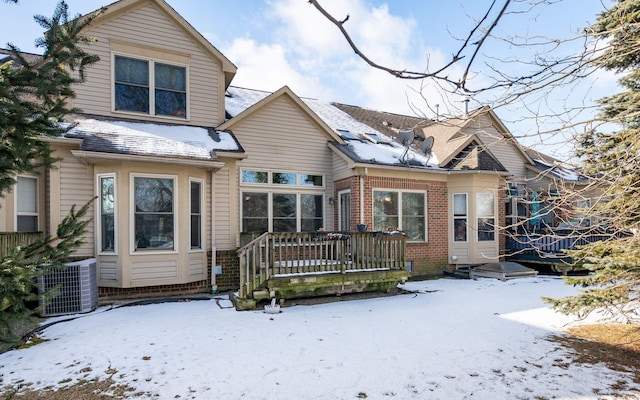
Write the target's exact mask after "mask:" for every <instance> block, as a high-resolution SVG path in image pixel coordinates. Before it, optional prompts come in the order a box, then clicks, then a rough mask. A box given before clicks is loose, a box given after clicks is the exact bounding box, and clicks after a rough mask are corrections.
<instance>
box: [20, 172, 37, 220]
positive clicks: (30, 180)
mask: <svg viewBox="0 0 640 400" xmlns="http://www.w3.org/2000/svg"><path fill="white" fill-rule="evenodd" d="M16 231H17V232H37V231H38V178H34V177H30V176H18V177H17V179H16Z"/></svg>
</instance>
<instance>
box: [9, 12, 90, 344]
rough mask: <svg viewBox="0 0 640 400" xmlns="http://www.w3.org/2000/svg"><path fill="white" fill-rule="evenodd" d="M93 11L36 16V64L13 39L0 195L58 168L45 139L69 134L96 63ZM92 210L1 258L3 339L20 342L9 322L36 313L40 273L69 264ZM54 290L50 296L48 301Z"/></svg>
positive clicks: (77, 214)
mask: <svg viewBox="0 0 640 400" xmlns="http://www.w3.org/2000/svg"><path fill="white" fill-rule="evenodd" d="M5 2H9V3H12V2H13V3H15V2H16V0H5ZM95 16H96V14H93V15H90V16H87V17H80V16H78V17H76V18H73V19H70V18H69V13H68V6H67V5H66V3H65V2H64V1H62V2H60V3H59V4H58V5H57V7H56V9H55V12H54V14H53V17H52V18H50V19H49V18H46V17H43V16H40V15H37V16H35V17H34V18H35V20H36V21H37V22H38V24H39V25H40V26H41V27H43V28H44V29H45V30H46V33H45V34H44V37H42V38H40V39H38V40H37V41H36V45H37V46H38V47H40V48H42V50H43V53H42V56H41V57H38V59H37V61H35V62H33V61H32V62H29V61H28V60H27V59H26V58H25V57H24V56H23V55H22V54H21V53H20V51H19V49H18V48H16V47H15V46H13V45H11V44H9V48H10V49H11V51H12V54H13V58H14V59H15V60H17V62H16V63H15V64H14V63H13V62H7V63H4V64H3V65H0V135H1V140H0V196H4V195H5V194H6V193H7V192H9V191H10V190H11V189H12V188H13V186H14V184H15V177H16V175H18V174H21V173H41V172H42V170H43V169H46V168H51V167H53V163H54V161H55V160H54V159H53V158H52V157H51V151H50V149H49V146H48V143H47V142H46V141H45V140H42V139H43V137H44V136H58V135H60V134H61V133H63V132H64V129H65V127H64V124H62V122H63V121H64V117H65V116H67V115H69V114H71V113H73V112H74V111H75V110H73V109H70V108H69V107H68V105H67V104H68V100H69V99H70V98H72V97H73V96H74V93H73V90H72V88H71V85H72V84H74V83H79V82H82V80H83V77H84V71H85V68H86V67H87V66H88V65H90V64H91V63H94V62H96V61H97V60H98V58H97V57H96V56H94V55H91V54H89V53H86V52H85V51H84V50H82V48H81V47H79V45H80V44H86V43H90V42H91V41H92V40H91V39H90V38H88V37H85V36H83V35H81V31H82V29H83V27H85V26H86V25H87V24H89V23H90V22H91V21H92V20H93V18H95ZM88 207H89V204H86V205H85V206H84V207H82V208H81V209H80V210H78V212H75V210H74V208H72V209H71V211H70V213H69V214H68V215H67V217H66V218H65V219H64V220H63V221H62V222H61V223H60V225H59V226H58V228H57V232H56V235H55V236H50V235H49V236H47V237H45V238H44V239H42V240H39V241H38V242H36V243H34V244H32V245H29V246H25V247H18V248H16V249H14V251H13V252H12V253H11V254H10V255H9V256H6V257H3V258H2V259H0V343H2V342H4V343H7V342H11V341H13V340H15V338H13V337H12V335H11V325H10V322H11V321H12V320H15V319H21V318H26V317H28V316H29V315H31V314H32V313H33V312H34V311H37V309H36V310H34V309H33V307H31V304H30V303H31V302H33V301H34V300H37V299H39V297H38V294H37V278H38V277H40V276H43V275H46V274H48V273H50V272H51V271H52V270H54V269H57V268H64V264H63V262H64V261H65V260H67V259H68V258H69V256H70V255H71V254H72V253H73V251H74V250H75V249H76V248H77V247H78V246H79V245H80V243H82V237H83V235H84V231H85V228H86V225H87V223H88V221H86V220H84V221H83V220H82V218H83V217H84V216H85V214H86V212H87V209H88ZM54 294H55V291H50V292H49V293H45V295H44V299H47V298H50V297H51V296H52V295H54Z"/></svg>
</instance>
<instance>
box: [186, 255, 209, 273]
mask: <svg viewBox="0 0 640 400" xmlns="http://www.w3.org/2000/svg"><path fill="white" fill-rule="evenodd" d="M203 261H204V260H203V259H202V257H197V258H194V257H192V258H189V276H198V277H201V276H203V275H204V274H205V273H206V270H205V266H204V262H203Z"/></svg>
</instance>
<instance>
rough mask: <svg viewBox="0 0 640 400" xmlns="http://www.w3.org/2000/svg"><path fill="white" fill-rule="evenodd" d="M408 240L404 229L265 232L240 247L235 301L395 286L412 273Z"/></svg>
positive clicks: (242, 304)
mask: <svg viewBox="0 0 640 400" xmlns="http://www.w3.org/2000/svg"><path fill="white" fill-rule="evenodd" d="M405 243H406V237H405V236H404V235H403V234H401V233H384V232H318V233H301V232H297V233H264V234H263V235H261V236H259V237H258V238H256V239H254V240H253V241H251V242H250V243H248V244H247V245H245V246H244V247H242V248H241V249H240V251H239V257H240V289H239V291H238V295H237V297H236V298H235V300H234V303H235V304H236V307H237V308H239V309H251V308H255V306H256V304H257V302H258V301H259V300H262V299H270V298H276V299H279V300H281V299H291V298H300V297H315V296H325V295H337V294H342V293H355V292H364V291H374V290H389V289H392V288H394V287H396V286H397V284H398V283H399V282H404V281H406V279H407V278H408V276H409V273H408V271H407V270H406V269H405V264H406V261H405Z"/></svg>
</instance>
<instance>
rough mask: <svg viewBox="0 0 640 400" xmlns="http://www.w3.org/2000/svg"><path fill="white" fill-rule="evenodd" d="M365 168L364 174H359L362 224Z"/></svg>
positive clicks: (361, 220) (362, 220) (362, 219)
mask: <svg viewBox="0 0 640 400" xmlns="http://www.w3.org/2000/svg"><path fill="white" fill-rule="evenodd" d="M367 172H368V171H367V168H365V169H364V175H360V223H361V224H364V176H365V175H366V174H367Z"/></svg>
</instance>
